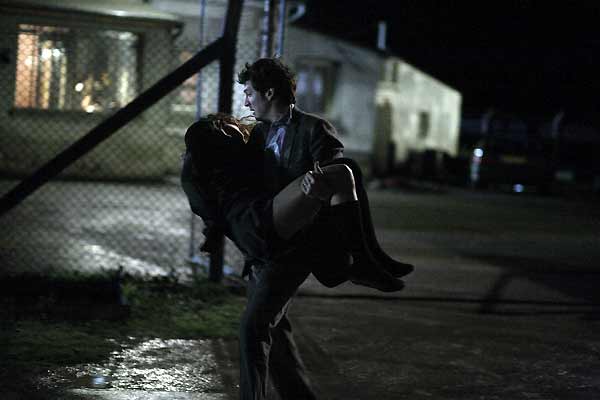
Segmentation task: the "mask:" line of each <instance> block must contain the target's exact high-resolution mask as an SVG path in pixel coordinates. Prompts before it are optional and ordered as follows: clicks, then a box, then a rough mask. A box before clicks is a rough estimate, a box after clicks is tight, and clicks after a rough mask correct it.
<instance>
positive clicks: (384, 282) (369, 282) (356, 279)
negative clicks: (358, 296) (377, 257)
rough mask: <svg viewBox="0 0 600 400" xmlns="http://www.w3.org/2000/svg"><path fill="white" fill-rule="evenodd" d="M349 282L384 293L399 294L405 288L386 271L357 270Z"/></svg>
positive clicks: (402, 283) (351, 274)
mask: <svg viewBox="0 0 600 400" xmlns="http://www.w3.org/2000/svg"><path fill="white" fill-rule="evenodd" d="M348 280H349V281H350V282H352V283H354V284H356V285H361V286H367V287H370V288H373V289H377V290H380V291H382V292H397V291H399V290H402V289H403V288H404V282H403V281H401V280H400V279H396V278H394V277H393V276H392V275H390V274H388V273H387V272H386V271H383V270H377V269H374V268H371V270H369V271H365V270H363V269H357V268H355V269H354V271H352V272H351V273H350V277H349V279H348Z"/></svg>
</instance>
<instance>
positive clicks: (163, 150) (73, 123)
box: [0, 4, 262, 275]
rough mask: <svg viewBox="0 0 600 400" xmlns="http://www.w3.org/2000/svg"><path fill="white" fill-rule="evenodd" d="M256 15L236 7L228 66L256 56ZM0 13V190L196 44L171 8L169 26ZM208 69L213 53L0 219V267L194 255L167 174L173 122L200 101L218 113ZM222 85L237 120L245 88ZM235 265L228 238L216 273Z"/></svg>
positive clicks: (110, 263)
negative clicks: (234, 46) (174, 22)
mask: <svg viewBox="0 0 600 400" xmlns="http://www.w3.org/2000/svg"><path fill="white" fill-rule="evenodd" d="M199 11H200V10H199ZM219 12H220V14H219ZM224 12H225V4H223V5H222V7H220V8H217V12H215V11H214V7H213V11H212V13H211V14H210V15H208V16H207V17H206V19H205V20H204V44H208V43H210V41H212V40H214V39H215V38H217V37H218V36H219V35H220V33H221V24H222V21H223V18H224ZM261 17H262V10H261V9H260V8H258V7H256V6H253V5H250V6H245V7H244V11H243V15H242V20H241V24H240V33H239V40H238V50H237V55H236V59H237V65H236V71H239V70H240V69H241V68H242V66H243V64H244V62H251V61H253V60H254V59H256V58H257V56H258V54H259V51H258V45H259V37H258V35H259V28H258V27H259V26H260V18H261ZM2 20H3V23H2V24H1V28H0V31H1V32H0V47H1V48H2V64H1V65H0V68H1V70H2V75H1V76H2V78H1V79H0V94H1V96H0V107H1V109H2V110H1V116H0V118H1V119H2V123H1V124H0V195H4V194H6V193H7V192H8V191H9V190H10V189H11V188H13V187H14V186H15V185H16V184H18V182H19V181H20V180H21V179H23V178H25V177H27V176H29V175H30V174H31V173H33V172H34V171H35V170H37V169H38V168H39V167H41V166H42V165H44V164H45V163H46V162H48V161H49V160H51V159H52V158H53V157H55V156H56V155H57V154H59V153H60V152H61V151H62V150H64V149H65V148H67V147H68V146H69V145H70V144H71V143H73V142H74V141H76V140H77V139H79V138H80V137H82V136H83V135H85V134H86V133H87V132H89V131H90V130H91V129H92V128H93V127H94V126H96V125H97V124H99V123H100V122H101V121H103V120H104V119H106V118H107V117H109V116H110V115H111V114H112V113H113V112H115V111H116V110H118V109H119V108H121V107H123V106H124V105H125V104H127V103H128V102H129V101H131V100H132V99H133V98H135V97H136V96H137V95H138V94H140V93H141V92H142V91H143V90H145V89H147V88H148V87H150V86H151V85H153V84H154V83H155V82H157V81H158V80H159V79H160V78H162V77H163V76H165V75H166V74H167V73H169V72H171V71H172V70H173V69H175V68H176V67H177V66H178V65H180V64H181V63H183V62H185V61H186V60H187V59H189V58H190V57H191V56H192V55H194V54H195V53H196V52H197V51H198V50H199V49H200V48H201V47H202V43H200V40H199V36H198V34H197V32H198V28H199V27H200V20H199V17H196V18H194V17H186V18H182V21H183V22H184V24H183V26H182V27H181V28H182V29H177V30H175V29H171V28H169V29H167V28H166V27H165V26H161V24H158V23H146V22H144V21H142V22H139V23H135V24H134V23H131V24H123V23H121V22H120V21H119V19H118V17H114V16H113V17H111V19H110V20H102V23H98V24H96V25H94V24H86V23H82V22H81V21H78V20H76V19H75V18H71V17H70V15H69V14H68V13H64V15H62V16H61V17H60V18H55V17H43V16H31V17H27V16H23V17H20V16H13V17H2ZM107 21H108V23H107ZM218 74H219V67H218V63H217V62H213V63H212V64H210V65H209V66H207V67H206V68H204V69H203V70H202V71H201V73H200V74H197V75H196V76H193V77H192V78H190V79H188V80H187V81H186V82H185V83H184V84H183V85H181V86H180V87H179V88H178V89H177V90H175V91H174V92H172V93H171V94H170V95H169V96H167V97H166V98H164V99H162V100H161V101H159V102H158V103H157V104H155V105H153V106H152V107H151V108H150V109H148V110H147V111H145V112H144V113H143V114H142V115H140V116H139V117H138V118H136V119H135V120H133V121H132V122H131V123H130V124H128V125H127V126H125V127H124V128H122V129H120V130H119V131H117V132H116V133H115V134H114V135H112V136H111V137H110V138H108V139H107V140H105V141H104V142H103V143H101V144H100V145H99V146H97V147H96V148H95V149H93V150H92V151H91V152H89V153H88V154H85V155H84V156H83V157H81V158H80V159H79V160H78V161H76V162H75V163H74V164H73V165H71V166H70V167H69V168H67V169H66V170H65V171H63V172H62V173H61V174H60V176H59V177H58V179H55V180H53V181H51V182H49V183H48V184H45V185H43V186H42V187H41V188H40V189H38V190H37V191H36V192H34V193H33V194H32V195H31V196H29V197H28V198H27V199H25V201H24V202H22V203H21V204H19V205H18V206H17V207H15V208H13V209H12V210H10V211H9V212H8V213H6V214H4V215H3V216H1V217H0V246H1V249H2V250H1V252H0V273H1V274H2V275H13V274H21V273H36V274H42V275H45V274H50V273H52V272H55V271H63V272H64V271H66V272H77V273H84V274H85V273H94V272H97V271H102V270H115V269H117V268H119V267H123V270H124V271H125V272H126V273H131V274H141V275H165V274H173V273H176V274H188V273H189V272H190V271H192V270H194V266H198V265H200V264H204V265H206V263H207V262H208V259H207V258H206V257H203V255H201V254H198V253H197V248H198V245H199V244H201V242H202V241H203V237H202V234H201V230H202V222H201V220H200V219H199V218H197V217H193V216H192V214H191V212H190V209H189V206H188V203H187V199H186V198H185V195H184V194H183V191H182V190H181V188H180V185H179V170H180V165H181V154H182V152H183V151H184V142H183V136H184V134H185V130H186V129H187V127H188V126H189V125H190V124H191V123H192V122H193V121H194V120H195V119H196V118H197V115H198V110H200V114H207V113H210V112H215V111H217V109H216V107H217V95H218ZM234 78H235V77H232V79H234ZM234 92H235V94H234V105H233V113H234V114H235V115H237V116H241V115H243V114H244V113H247V112H245V111H244V107H243V101H244V99H243V94H242V92H241V88H240V87H239V86H237V85H236V87H235V88H234ZM241 264H242V257H241V254H240V253H239V252H238V250H237V249H236V248H235V247H234V246H233V244H232V243H231V242H227V244H226V251H225V266H226V268H227V269H226V271H225V272H226V273H227V272H239V271H240V270H241Z"/></svg>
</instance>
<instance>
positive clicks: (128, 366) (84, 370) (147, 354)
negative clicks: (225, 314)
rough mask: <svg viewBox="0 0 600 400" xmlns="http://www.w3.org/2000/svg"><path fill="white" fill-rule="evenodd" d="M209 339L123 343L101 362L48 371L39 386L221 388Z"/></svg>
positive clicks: (211, 390)
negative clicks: (120, 348)
mask: <svg viewBox="0 0 600 400" xmlns="http://www.w3.org/2000/svg"><path fill="white" fill-rule="evenodd" d="M212 346H213V344H212V342H211V341H210V340H183V339H170V340H163V339H151V340H146V341H143V342H138V343H136V344H132V345H127V344H124V345H123V349H122V350H120V351H115V352H113V354H112V355H111V356H110V358H109V359H108V361H106V362H105V363H103V364H82V365H76V366H70V367H64V368H61V369H58V370H54V371H49V373H48V375H47V376H45V377H43V378H42V379H40V382H39V383H40V386H43V387H47V388H55V389H56V388H58V389H63V388H64V389H77V388H80V389H119V390H136V391H137V390H140V391H161V392H201V393H215V392H222V391H223V383H222V380H221V378H220V376H219V374H218V371H217V362H216V359H215V356H214V354H213V350H212Z"/></svg>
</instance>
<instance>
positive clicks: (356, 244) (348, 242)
mask: <svg viewBox="0 0 600 400" xmlns="http://www.w3.org/2000/svg"><path fill="white" fill-rule="evenodd" d="M327 213H328V217H329V220H330V222H331V223H332V224H333V225H334V226H335V227H336V229H335V233H337V236H336V237H332V240H334V241H335V240H339V241H340V244H341V245H342V246H343V247H344V248H345V249H347V251H348V252H349V253H350V254H351V255H352V265H351V266H350V271H349V274H348V279H349V280H350V281H351V282H353V283H355V284H358V285H363V286H368V287H372V288H374V289H378V290H381V291H383V292H395V291H398V290H401V289H402V288H403V287H404V282H402V281H401V280H399V279H396V278H395V277H394V276H392V275H391V274H390V273H388V272H387V271H386V270H384V269H383V268H382V265H381V263H380V262H379V261H378V260H377V259H376V258H375V257H374V256H373V255H372V253H371V251H370V248H369V246H368V244H367V241H366V237H365V234H364V229H363V223H362V216H361V209H360V205H359V202H358V201H350V202H346V203H342V204H337V205H335V206H331V207H330V208H329V210H328V211H327Z"/></svg>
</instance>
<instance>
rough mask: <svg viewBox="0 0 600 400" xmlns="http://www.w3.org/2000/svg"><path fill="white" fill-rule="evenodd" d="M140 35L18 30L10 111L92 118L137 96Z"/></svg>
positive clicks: (28, 27)
mask: <svg viewBox="0 0 600 400" xmlns="http://www.w3.org/2000/svg"><path fill="white" fill-rule="evenodd" d="M138 45H139V38H138V35H136V34H134V33H131V32H123V31H114V30H99V31H84V30H78V29H72V28H66V27H52V26H39V25H19V34H18V43H17V63H16V83H15V93H14V95H15V96H14V107H15V108H19V109H39V110H56V111H85V112H88V113H96V112H103V111H111V110H114V109H118V108H120V107H122V106H124V105H125V104H127V103H128V102H129V101H131V100H132V99H133V98H134V97H135V95H136V93H137V90H138Z"/></svg>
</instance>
